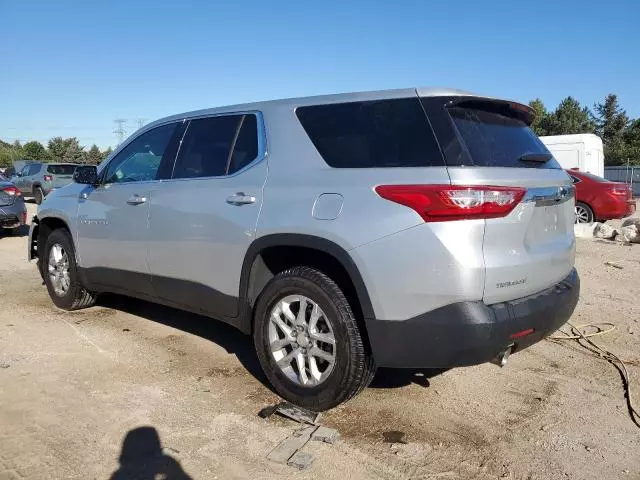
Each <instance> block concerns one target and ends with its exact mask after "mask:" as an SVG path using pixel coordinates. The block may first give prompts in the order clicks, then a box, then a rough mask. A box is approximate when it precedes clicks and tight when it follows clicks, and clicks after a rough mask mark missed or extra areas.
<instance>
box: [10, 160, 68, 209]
mask: <svg viewBox="0 0 640 480" xmlns="http://www.w3.org/2000/svg"><path fill="white" fill-rule="evenodd" d="M77 166H78V165H77V164H75V163H44V162H31V163H27V164H26V165H25V166H24V168H23V169H22V170H21V171H20V172H18V173H17V174H16V176H15V177H13V182H14V183H15V185H16V187H18V188H19V189H20V191H21V192H22V195H23V196H24V197H33V199H34V200H35V202H36V203H37V204H38V205H40V204H41V203H42V200H43V199H44V197H45V196H46V195H48V194H49V193H50V192H51V191H53V190H55V189H56V188H60V187H64V186H65V185H67V184H68V183H71V182H72V181H73V180H72V179H73V172H74V171H75V169H76V167H77Z"/></svg>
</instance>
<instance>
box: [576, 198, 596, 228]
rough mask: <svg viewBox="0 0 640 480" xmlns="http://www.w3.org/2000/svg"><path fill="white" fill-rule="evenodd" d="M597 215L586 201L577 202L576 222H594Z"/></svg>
mask: <svg viewBox="0 0 640 480" xmlns="http://www.w3.org/2000/svg"><path fill="white" fill-rule="evenodd" d="M594 221H595V215H594V214H593V210H591V207H590V206H589V205H587V204H586V203H582V202H576V223H593V222H594Z"/></svg>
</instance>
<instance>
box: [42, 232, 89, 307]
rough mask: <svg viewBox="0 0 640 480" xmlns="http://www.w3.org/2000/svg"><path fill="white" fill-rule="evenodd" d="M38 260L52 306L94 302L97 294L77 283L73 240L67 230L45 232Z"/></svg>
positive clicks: (84, 304) (83, 304) (78, 281)
mask: <svg viewBox="0 0 640 480" xmlns="http://www.w3.org/2000/svg"><path fill="white" fill-rule="evenodd" d="M52 252H53V253H52ZM38 263H39V265H40V273H41V274H42V277H43V278H44V283H45V285H46V286H47V290H48V291H49V296H50V297H51V300H53V303H54V304H55V305H56V307H58V308H61V309H63V310H79V309H81V308H87V307H90V306H92V305H94V304H95V302H96V298H97V295H96V294H95V293H93V292H90V291H88V290H87V289H85V288H84V286H83V285H82V284H81V283H80V279H79V276H78V270H77V265H76V256H75V250H74V248H73V241H72V240H71V236H70V235H69V232H68V231H67V230H65V229H62V228H59V229H57V230H54V231H53V232H51V234H49V236H48V237H47V240H46V242H45V247H44V252H43V255H42V257H40V260H39V262H38Z"/></svg>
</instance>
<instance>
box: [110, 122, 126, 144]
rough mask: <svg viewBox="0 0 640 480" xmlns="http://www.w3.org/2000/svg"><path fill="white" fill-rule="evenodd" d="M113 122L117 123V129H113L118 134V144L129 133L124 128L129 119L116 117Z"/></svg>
mask: <svg viewBox="0 0 640 480" xmlns="http://www.w3.org/2000/svg"><path fill="white" fill-rule="evenodd" d="M113 122H114V123H115V124H116V129H115V130H114V131H113V133H115V134H116V136H117V138H118V145H120V144H121V143H122V142H123V141H124V136H125V134H126V133H127V131H126V130H125V128H124V125H125V123H127V119H126V118H116V119H115V120H114V121H113Z"/></svg>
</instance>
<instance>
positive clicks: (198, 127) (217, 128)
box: [173, 114, 258, 178]
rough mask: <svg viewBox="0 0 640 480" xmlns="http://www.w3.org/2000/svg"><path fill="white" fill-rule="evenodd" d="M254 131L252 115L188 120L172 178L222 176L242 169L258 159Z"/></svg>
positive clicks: (255, 123) (255, 129) (255, 124)
mask: <svg viewBox="0 0 640 480" xmlns="http://www.w3.org/2000/svg"><path fill="white" fill-rule="evenodd" d="M257 132H258V130H257V120H256V116H255V115H253V114H246V115H220V116H216V117H208V118H200V119H196V120H191V122H189V126H188V127H187V131H186V133H185V135H184V139H183V140H182V146H181V147H180V153H179V155H178V158H177V159H176V164H175V168H174V171H173V178H204V177H222V176H225V175H230V174H232V173H234V172H236V171H238V170H240V169H242V168H244V167H245V166H247V165H248V164H249V163H251V162H252V161H253V160H255V159H256V157H257V156H258V133H257Z"/></svg>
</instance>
